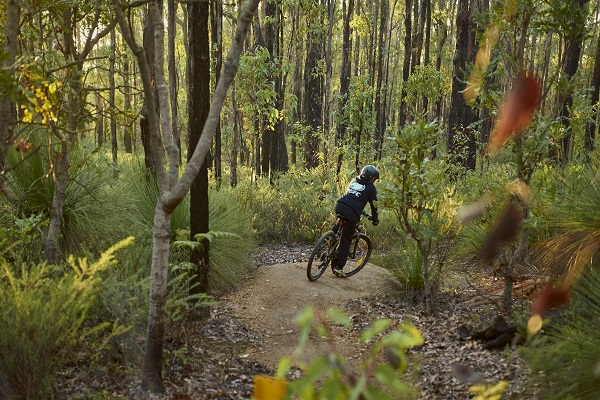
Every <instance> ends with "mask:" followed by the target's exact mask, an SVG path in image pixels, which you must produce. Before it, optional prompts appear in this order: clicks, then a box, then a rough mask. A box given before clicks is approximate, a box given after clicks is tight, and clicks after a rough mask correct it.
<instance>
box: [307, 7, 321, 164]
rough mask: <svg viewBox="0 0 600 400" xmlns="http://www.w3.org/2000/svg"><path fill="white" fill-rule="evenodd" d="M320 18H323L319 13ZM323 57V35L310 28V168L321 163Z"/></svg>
mask: <svg viewBox="0 0 600 400" xmlns="http://www.w3.org/2000/svg"><path fill="white" fill-rule="evenodd" d="M319 18H322V17H321V16H320V15H319ZM322 58H323V35H322V34H321V33H319V30H318V29H315V27H313V28H312V29H309V32H308V36H307V42H306V62H305V64H304V95H305V98H304V106H303V114H304V120H305V125H307V126H308V127H309V129H308V131H307V133H306V137H305V140H304V143H305V146H304V166H305V167H306V168H308V169H311V168H315V167H316V166H317V165H319V159H318V152H319V136H320V133H321V132H322V129H323V115H322V112H323V76H322V74H321V71H319V70H318V69H317V67H318V65H319V61H320V60H321V59H322Z"/></svg>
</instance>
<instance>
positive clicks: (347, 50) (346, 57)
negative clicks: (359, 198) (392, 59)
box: [335, 0, 354, 177]
mask: <svg viewBox="0 0 600 400" xmlns="http://www.w3.org/2000/svg"><path fill="white" fill-rule="evenodd" d="M342 4H343V6H342V10H343V19H344V30H343V34H342V35H343V36H342V62H341V71H340V98H341V101H340V113H339V114H340V116H341V118H340V121H339V122H338V125H337V131H336V137H335V147H336V148H337V149H341V148H342V146H343V141H344V138H345V136H346V130H347V125H346V120H345V118H344V109H345V107H346V104H347V103H348V89H349V88H350V72H351V71H352V65H351V64H352V62H351V60H352V58H351V57H350V55H351V54H352V28H351V27H350V22H351V21H352V15H353V14H354V0H342ZM346 4H347V6H346ZM343 157H344V154H343V152H341V151H340V153H339V155H338V159H337V169H336V177H339V175H340V172H341V169H342V160H343Z"/></svg>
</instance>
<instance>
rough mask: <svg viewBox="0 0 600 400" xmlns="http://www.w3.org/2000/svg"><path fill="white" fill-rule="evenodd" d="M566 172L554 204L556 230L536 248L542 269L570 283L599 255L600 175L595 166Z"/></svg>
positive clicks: (569, 284)
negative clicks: (566, 175)
mask: <svg viewBox="0 0 600 400" xmlns="http://www.w3.org/2000/svg"><path fill="white" fill-rule="evenodd" d="M579 168H581V167H579ZM568 176H569V178H568V179H565V180H564V186H563V188H562V189H561V193H560V197H561V198H562V201H561V203H560V204H558V205H557V208H556V215H555V219H554V222H555V224H556V227H557V230H556V234H555V236H554V237H552V238H551V239H549V240H547V241H544V242H542V243H541V244H540V247H539V249H540V252H541V258H540V261H541V263H542V265H543V267H544V269H545V271H547V272H548V273H549V274H550V276H552V277H555V278H559V279H562V280H564V281H565V284H566V285H567V286H571V285H572V284H573V283H574V282H575V281H576V280H577V279H578V277H579V276H580V274H581V271H582V270H583V269H584V268H585V266H586V265H588V263H590V262H594V263H597V261H598V257H599V255H600V176H599V175H598V173H597V168H596V167H588V168H584V169H581V170H580V171H578V173H577V174H569V175H568Z"/></svg>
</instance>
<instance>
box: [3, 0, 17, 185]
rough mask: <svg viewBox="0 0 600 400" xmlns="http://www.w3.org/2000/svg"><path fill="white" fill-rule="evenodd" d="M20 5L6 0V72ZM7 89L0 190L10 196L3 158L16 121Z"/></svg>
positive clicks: (11, 60)
mask: <svg viewBox="0 0 600 400" xmlns="http://www.w3.org/2000/svg"><path fill="white" fill-rule="evenodd" d="M20 13H21V10H20V5H19V1H18V0H8V1H7V2H6V22H5V28H6V29H5V32H6V34H5V37H4V52H5V53H6V58H5V59H4V60H3V62H2V67H3V69H5V70H6V73H7V74H12V72H13V71H14V64H15V60H16V57H17V39H18V36H19V21H20ZM8 94H9V90H6V88H5V90H3V95H2V96H0V191H2V192H3V193H4V194H5V195H6V196H7V197H11V193H10V191H9V189H8V187H7V186H6V184H5V182H4V177H3V172H4V160H5V158H6V151H7V150H8V146H10V143H11V142H12V137H13V129H14V127H15V123H16V116H15V112H14V103H13V101H12V99H11V97H10V96H9V95H8Z"/></svg>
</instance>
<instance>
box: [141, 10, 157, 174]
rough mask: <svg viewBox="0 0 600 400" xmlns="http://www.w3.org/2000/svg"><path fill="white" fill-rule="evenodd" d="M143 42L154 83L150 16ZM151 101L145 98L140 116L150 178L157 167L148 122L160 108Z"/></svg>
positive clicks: (145, 160) (144, 31) (143, 33)
mask: <svg viewBox="0 0 600 400" xmlns="http://www.w3.org/2000/svg"><path fill="white" fill-rule="evenodd" d="M142 42H143V46H144V49H145V51H146V57H147V58H148V68H149V69H150V74H151V76H152V78H151V79H152V81H154V80H155V78H154V68H155V67H154V51H155V49H154V33H153V30H152V26H150V21H149V18H148V16H146V21H145V22H144V29H143V31H142ZM148 101H149V99H148V98H147V97H146V96H144V103H143V104H142V111H141V115H140V136H141V139H142V147H143V149H144V164H145V165H146V173H147V174H148V175H150V176H155V175H156V165H155V164H154V158H155V155H154V154H152V143H151V142H150V140H151V139H150V122H149V121H148V114H149V113H151V112H155V113H156V111H153V110H150V109H149V108H150V107H152V108H153V109H157V108H158V99H156V104H149V103H148Z"/></svg>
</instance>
